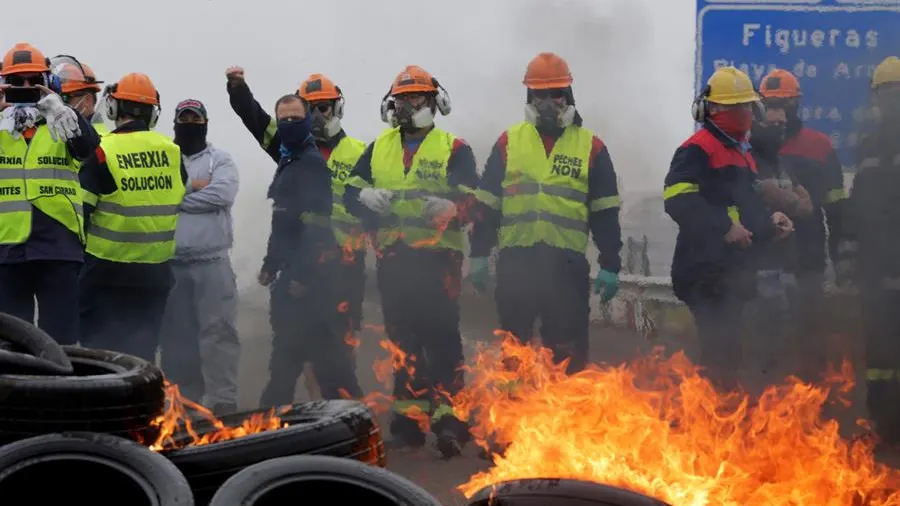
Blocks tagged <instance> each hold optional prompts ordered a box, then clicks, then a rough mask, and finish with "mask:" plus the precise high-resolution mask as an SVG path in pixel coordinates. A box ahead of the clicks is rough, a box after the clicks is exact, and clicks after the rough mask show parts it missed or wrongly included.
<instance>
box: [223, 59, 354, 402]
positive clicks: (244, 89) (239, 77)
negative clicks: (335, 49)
mask: <svg viewBox="0 0 900 506" xmlns="http://www.w3.org/2000/svg"><path fill="white" fill-rule="evenodd" d="M225 76H226V78H227V80H228V84H227V89H228V98H229V101H230V102H231V108H232V110H234V112H235V113H237V115H238V117H240V118H241V121H242V122H243V123H244V126H245V127H247V130H248V131H249V132H250V134H251V135H253V137H254V138H255V139H256V141H257V142H258V143H259V146H260V147H261V148H262V149H263V151H265V152H266V154H267V155H269V156H270V157H271V158H272V159H273V160H275V161H276V162H278V161H279V160H280V159H281V156H282V151H283V149H282V145H281V135H280V134H279V133H278V128H277V122H276V121H275V118H273V117H272V116H270V115H269V113H267V112H266V111H265V109H263V107H262V106H261V105H259V102H257V101H256V99H255V98H254V97H253V93H252V92H251V91H250V86H249V85H248V84H247V81H246V79H245V76H244V69H243V68H241V67H229V68H228V70H226V71H225ZM297 95H298V96H300V98H302V99H304V100H306V102H307V103H308V104H309V108H310V110H311V115H312V135H313V138H314V139H315V142H316V147H317V148H318V149H319V152H320V153H322V156H323V157H324V158H325V163H326V164H327V165H328V169H329V170H330V171H331V189H332V203H331V206H332V213H331V225H332V230H333V231H334V234H335V238H336V239H337V242H338V245H339V246H340V247H341V249H342V256H341V263H340V268H339V269H338V272H339V275H338V282H337V287H336V289H337V294H338V295H337V296H338V299H339V300H340V304H339V306H340V307H339V309H338V311H339V313H340V315H341V317H342V320H343V324H342V327H341V330H342V336H343V338H344V343H345V344H346V349H345V350H344V351H345V352H346V353H348V354H350V355H351V356H353V355H354V351H355V344H356V343H358V341H357V339H356V338H355V336H354V333H355V332H356V331H358V330H359V329H360V327H361V322H362V317H363V293H364V292H365V288H366V245H367V241H366V240H365V233H364V231H363V229H362V225H361V224H360V222H359V220H358V219H356V218H355V217H354V216H353V215H351V214H350V213H348V212H347V210H346V208H344V202H343V194H344V184H345V183H346V182H347V177H348V175H349V173H350V169H352V168H353V166H354V165H355V164H356V161H357V160H358V159H359V157H360V155H362V152H363V150H365V148H366V145H365V143H364V142H362V141H360V140H358V139H355V138H353V137H350V136H349V135H347V134H346V133H345V132H344V129H343V127H342V126H341V119H342V118H343V116H344V95H343V92H342V91H341V89H340V88H339V87H338V86H337V85H336V84H335V83H333V82H332V81H331V80H330V79H328V78H327V77H325V76H323V75H321V74H313V75H311V76H309V77H308V78H307V79H306V81H304V82H303V83H301V84H300V87H299V88H298V90H297ZM354 363H355V362H354ZM313 370H314V369H313ZM313 379H314V378H310V377H307V378H306V380H307V386H308V387H309V386H310V384H311V383H314V382H313V381H311V380H313Z"/></svg>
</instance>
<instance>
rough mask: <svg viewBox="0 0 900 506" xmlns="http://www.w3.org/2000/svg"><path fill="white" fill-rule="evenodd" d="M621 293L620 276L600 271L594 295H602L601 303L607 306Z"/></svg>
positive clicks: (595, 279)
mask: <svg viewBox="0 0 900 506" xmlns="http://www.w3.org/2000/svg"><path fill="white" fill-rule="evenodd" d="M618 292H619V275H618V274H616V273H615V272H609V271H605V270H603V269H600V272H598V273H597V277H596V278H594V293H602V295H601V296H600V302H602V303H603V304H606V303H607V302H609V301H611V300H612V299H613V297H615V296H616V293H618Z"/></svg>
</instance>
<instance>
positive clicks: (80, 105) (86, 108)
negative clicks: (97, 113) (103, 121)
mask: <svg viewBox="0 0 900 506" xmlns="http://www.w3.org/2000/svg"><path fill="white" fill-rule="evenodd" d="M69 107H71V108H72V109H75V110H76V111H78V112H79V113H81V115H82V116H84V117H85V118H86V119H88V120H90V119H91V117H92V116H93V115H94V107H93V106H92V105H91V104H90V101H89V100H88V97H87V95H82V96H80V97H78V98H77V99H76V100H75V101H73V102H71V103H69Z"/></svg>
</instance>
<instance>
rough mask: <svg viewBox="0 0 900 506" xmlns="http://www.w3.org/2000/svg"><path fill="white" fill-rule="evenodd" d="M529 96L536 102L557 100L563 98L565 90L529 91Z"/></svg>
mask: <svg viewBox="0 0 900 506" xmlns="http://www.w3.org/2000/svg"><path fill="white" fill-rule="evenodd" d="M531 96H533V97H534V98H536V99H538V100H559V99H562V98H565V96H566V90H564V89H562V88H552V89H549V90H531Z"/></svg>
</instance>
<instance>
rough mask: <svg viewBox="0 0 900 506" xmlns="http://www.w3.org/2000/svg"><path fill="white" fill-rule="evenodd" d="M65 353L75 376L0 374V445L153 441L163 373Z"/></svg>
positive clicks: (117, 358) (143, 364)
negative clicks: (59, 439) (86, 436)
mask: <svg viewBox="0 0 900 506" xmlns="http://www.w3.org/2000/svg"><path fill="white" fill-rule="evenodd" d="M63 348H64V350H65V352H66V353H67V355H68V356H69V358H70V359H71V361H72V363H73V365H74V369H75V374H74V375H71V376H33V375H0V444H3V443H8V442H10V441H16V440H19V439H25V438H27V437H31V436H35V435H39V434H50V433H55V432H69V431H90V432H103V433H107V434H114V435H117V436H121V437H124V438H127V439H132V440H135V441H138V442H141V443H144V444H147V445H149V444H152V443H153V442H155V441H156V438H157V437H158V436H159V428H158V427H154V426H153V424H152V422H153V420H155V419H156V418H157V417H159V416H160V415H161V414H162V413H163V411H164V409H165V401H166V392H165V389H164V385H163V373H162V371H161V370H160V369H159V368H158V367H156V366H155V365H153V364H151V363H149V362H147V361H145V360H142V359H140V358H137V357H133V356H131V355H124V354H121V353H117V352H112V351H105V350H93V349H87V348H79V347H76V346H64V347H63Z"/></svg>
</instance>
